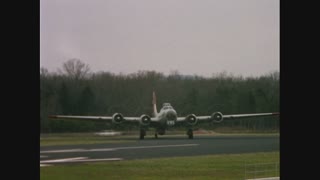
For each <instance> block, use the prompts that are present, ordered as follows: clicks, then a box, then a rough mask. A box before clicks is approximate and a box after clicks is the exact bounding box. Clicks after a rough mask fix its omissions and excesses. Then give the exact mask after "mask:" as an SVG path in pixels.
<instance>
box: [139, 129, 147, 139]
mask: <svg viewBox="0 0 320 180" xmlns="http://www.w3.org/2000/svg"><path fill="white" fill-rule="evenodd" d="M145 135H146V130H144V129H140V139H144V136H145Z"/></svg>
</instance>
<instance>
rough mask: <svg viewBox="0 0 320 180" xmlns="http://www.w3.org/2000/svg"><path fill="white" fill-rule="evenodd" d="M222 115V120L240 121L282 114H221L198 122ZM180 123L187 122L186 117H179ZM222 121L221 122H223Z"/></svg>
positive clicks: (202, 117)
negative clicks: (241, 119)
mask: <svg viewBox="0 0 320 180" xmlns="http://www.w3.org/2000/svg"><path fill="white" fill-rule="evenodd" d="M215 115H220V116H221V117H218V118H220V119H221V121H222V120H231V119H240V118H252V117H263V116H278V115H280V113H278V112H276V113H253V114H230V115H222V113H220V112H216V113H213V114H212V115H211V116H196V118H197V120H199V121H210V120H212V119H213V116H215ZM177 121H178V122H184V121H187V118H186V117H178V119H177ZM221 121H220V122H221Z"/></svg>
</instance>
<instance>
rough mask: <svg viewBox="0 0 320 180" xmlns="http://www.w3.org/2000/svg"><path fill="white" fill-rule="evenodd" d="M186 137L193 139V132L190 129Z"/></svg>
mask: <svg viewBox="0 0 320 180" xmlns="http://www.w3.org/2000/svg"><path fill="white" fill-rule="evenodd" d="M187 135H188V137H189V139H193V130H192V129H188V130H187Z"/></svg>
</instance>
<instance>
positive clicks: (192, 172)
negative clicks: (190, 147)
mask: <svg viewBox="0 0 320 180" xmlns="http://www.w3.org/2000/svg"><path fill="white" fill-rule="evenodd" d="M279 156H280V153H279V152H268V153H248V154H231V155H208V156H194V157H176V158H159V159H147V160H130V161H114V162H100V163H87V164H76V165H56V166H49V167H41V168H40V179H42V180H51V179H52V180H62V179H67V180H87V179H90V180H98V179H99V180H100V179H139V180H140V179H221V180H224V179H228V180H232V179H245V177H247V178H252V176H250V177H249V176H248V175H246V174H245V172H246V171H245V169H246V166H247V167H248V165H251V164H257V163H260V164H261V163H279V161H280V160H279V159H280V158H279ZM271 168H272V169H273V170H277V171H270V172H269V173H264V174H261V175H259V176H258V177H274V176H279V166H277V167H275V166H274V165H273V167H271ZM260 169H261V168H260ZM256 177H257V176H256Z"/></svg>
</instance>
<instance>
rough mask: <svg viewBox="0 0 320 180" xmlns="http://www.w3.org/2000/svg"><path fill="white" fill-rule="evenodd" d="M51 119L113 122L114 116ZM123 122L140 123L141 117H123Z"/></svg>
mask: <svg viewBox="0 0 320 180" xmlns="http://www.w3.org/2000/svg"><path fill="white" fill-rule="evenodd" d="M49 118H50V119H61V120H84V121H112V119H113V118H117V117H113V116H66V115H50V116H49ZM120 118H123V119H121V121H122V120H123V121H139V120H140V117H122V116H120Z"/></svg>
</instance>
